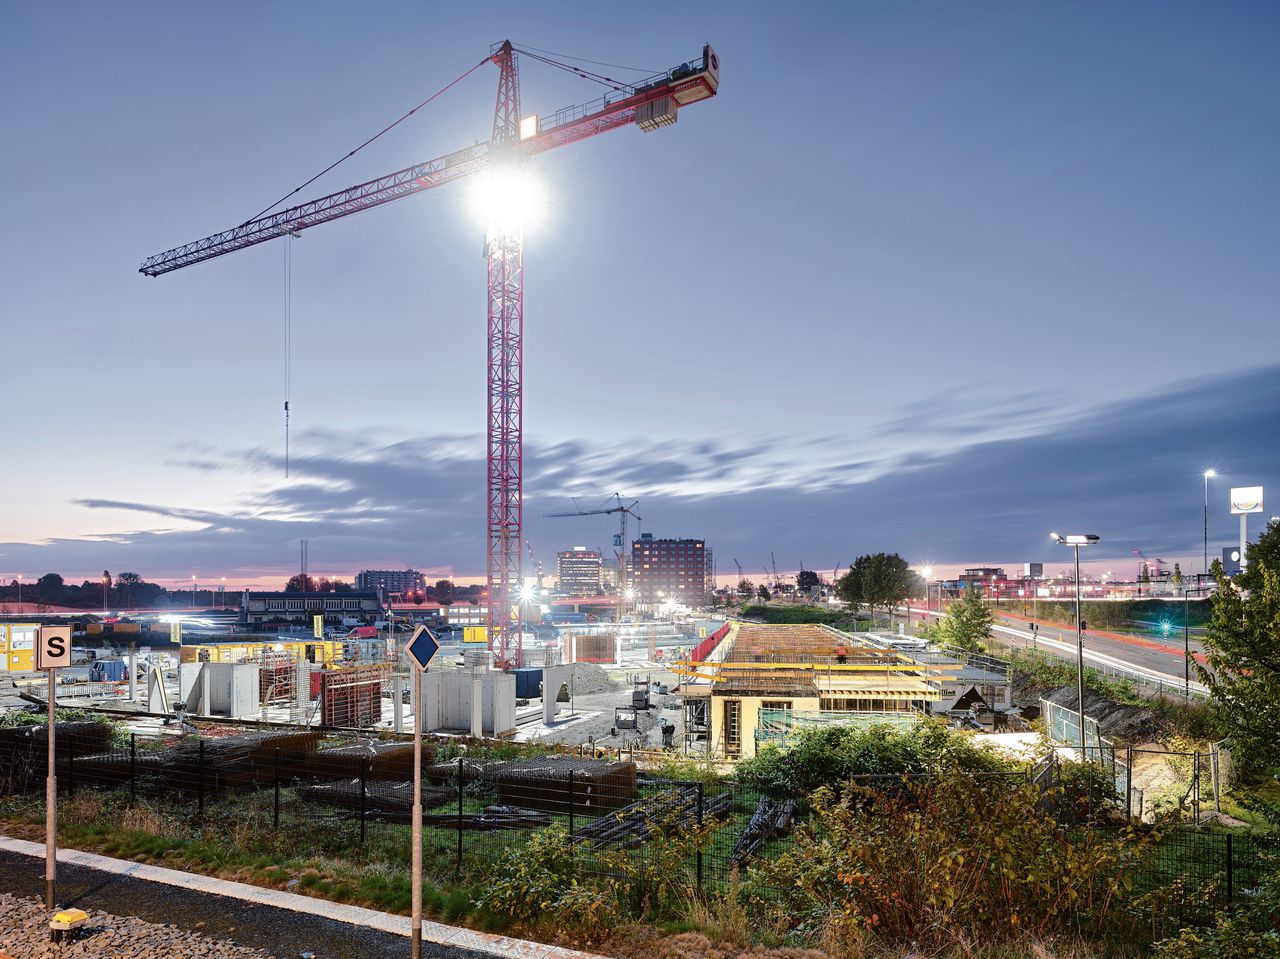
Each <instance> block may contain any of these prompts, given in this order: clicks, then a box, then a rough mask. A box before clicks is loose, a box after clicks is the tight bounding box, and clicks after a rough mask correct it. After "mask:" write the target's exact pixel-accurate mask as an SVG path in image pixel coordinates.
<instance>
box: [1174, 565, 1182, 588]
mask: <svg viewBox="0 0 1280 959" xmlns="http://www.w3.org/2000/svg"><path fill="white" fill-rule="evenodd" d="M1173 588H1174V589H1182V565H1181V564H1180V563H1174V564H1173Z"/></svg>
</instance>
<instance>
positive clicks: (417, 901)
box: [409, 669, 422, 959]
mask: <svg viewBox="0 0 1280 959" xmlns="http://www.w3.org/2000/svg"><path fill="white" fill-rule="evenodd" d="M412 842H413V890H412V893H411V894H412V896H413V919H412V921H411V923H410V927H409V938H410V939H411V940H412V943H411V945H412V951H411V955H412V956H413V959H422V670H420V669H415V670H414V671H413V837H412Z"/></svg>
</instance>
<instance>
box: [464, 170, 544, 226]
mask: <svg viewBox="0 0 1280 959" xmlns="http://www.w3.org/2000/svg"><path fill="white" fill-rule="evenodd" d="M468 201H469V202H468V206H470V208H471V214H472V216H473V217H474V218H475V220H476V222H477V223H479V224H480V226H482V227H484V229H485V231H486V232H487V233H488V234H489V235H490V236H520V235H522V234H523V233H524V231H525V230H527V229H529V228H530V227H531V226H537V224H538V223H539V222H540V221H541V219H542V217H543V213H544V211H545V208H546V194H545V193H544V191H543V189H542V184H541V182H539V180H538V178H537V177H535V176H534V175H533V174H532V173H531V172H530V171H529V170H527V169H525V168H523V167H520V166H517V165H515V164H508V163H503V164H499V165H495V166H492V167H490V168H489V169H488V170H485V171H484V172H483V173H481V174H479V175H478V176H476V177H475V178H474V179H472V181H471V183H470V191H469V196H468Z"/></svg>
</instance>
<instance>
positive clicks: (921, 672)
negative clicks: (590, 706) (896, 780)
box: [677, 622, 945, 759]
mask: <svg viewBox="0 0 1280 959" xmlns="http://www.w3.org/2000/svg"><path fill="white" fill-rule="evenodd" d="M695 652H696V654H697V655H700V656H703V657H705V658H702V659H698V660H696V661H695V660H687V661H684V662H682V663H680V664H678V667H677V671H678V672H680V673H682V674H683V676H684V681H683V682H682V683H681V686H680V693H681V696H682V697H683V704H684V714H685V715H684V718H685V743H686V747H687V748H689V749H691V750H695V751H704V750H705V751H706V752H707V753H709V754H710V755H712V756H714V757H717V758H726V759H742V758H747V757H750V756H754V755H755V752H756V748H757V746H759V745H762V744H764V743H765V742H769V741H780V740H785V737H786V735H787V734H788V733H790V732H791V731H792V730H794V729H797V728H804V727H807V726H814V725H833V724H840V725H850V724H860V725H871V724H875V723H890V724H909V723H913V722H915V721H916V720H917V719H918V718H919V717H920V716H921V715H922V714H923V713H924V712H925V711H926V710H927V708H928V707H927V704H929V703H932V702H937V701H938V700H939V699H941V698H942V693H941V690H940V688H939V685H938V683H937V678H938V672H939V667H937V666H933V665H926V664H924V663H920V662H917V661H915V660H913V659H911V658H910V657H909V656H906V655H904V654H902V653H900V652H897V651H894V650H890V649H881V648H878V647H873V646H870V645H860V644H858V641H857V640H856V639H855V638H854V637H852V636H850V635H848V634H846V633H841V632H839V631H838V630H834V629H831V628H830V627H827V626H807V625H797V626H791V625H763V624H758V623H741V622H731V623H729V624H728V627H727V629H726V630H725V631H724V635H723V637H722V638H721V639H720V641H719V642H718V643H717V644H716V645H715V646H714V648H712V649H709V650H706V649H704V648H703V647H699V650H698V651H695ZM942 668H945V667H942Z"/></svg>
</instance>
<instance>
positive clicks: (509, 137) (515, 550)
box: [139, 40, 720, 666]
mask: <svg viewBox="0 0 1280 959" xmlns="http://www.w3.org/2000/svg"><path fill="white" fill-rule="evenodd" d="M517 53H519V54H520V55H521V56H524V57H528V58H530V59H532V60H535V61H539V62H541V63H545V64H548V65H550V66H553V67H556V68H558V69H561V70H566V71H568V72H570V73H572V74H575V75H577V76H579V77H582V78H584V79H587V80H591V81H594V82H596V83H600V84H602V85H604V86H605V87H606V88H608V92H607V93H605V94H604V96H603V97H600V98H599V99H596V100H593V101H591V102H589V103H585V104H582V105H579V106H572V107H566V108H564V109H562V110H560V111H558V112H556V113H554V114H552V115H550V116H544V117H539V116H537V115H524V114H522V113H521V110H520V78H519V73H518V70H517V64H516V54H517ZM557 56H560V55H557ZM565 59H576V58H572V57H565ZM583 62H588V61H583ZM486 63H493V64H496V65H497V67H498V97H497V102H496V104H495V106H494V112H493V133H492V136H491V137H490V139H489V141H488V142H487V143H486V142H480V143H476V144H475V145H473V146H469V147H464V148H463V149H461V150H458V151H456V152H454V153H449V154H446V155H445V156H442V157H437V158H436V159H434V160H428V161H427V162H425V163H419V164H416V165H414V166H410V167H406V168H405V169H403V170H397V171H396V172H395V173H390V174H387V175H386V176H383V177H379V178H378V179H376V180H370V181H368V182H367V183H361V184H359V185H357V186H353V187H350V188H348V189H346V190H340V191H339V192H337V193H331V194H329V195H328V196H324V197H321V198H320V199H318V200H312V201H311V202H309V203H304V204H301V205H300V206H294V207H290V208H288V209H285V210H281V211H279V212H277V213H271V212H270V211H271V210H273V209H274V208H275V207H277V206H279V205H280V203H282V202H284V201H285V200H286V199H288V198H289V197H292V196H293V195H294V194H295V193H297V192H299V191H300V190H302V189H303V187H305V186H308V185H310V183H312V182H314V181H315V180H316V179H318V178H319V176H321V175H323V173H327V172H328V171H329V170H332V169H333V167H335V166H337V165H338V163H341V162H343V160H345V159H347V158H349V157H351V156H353V155H354V154H356V153H358V152H359V151H360V150H362V149H363V148H364V147H365V146H368V145H369V144H370V143H372V142H373V141H374V140H376V139H377V138H378V137H380V136H382V134H383V133H386V132H387V131H388V130H390V129H391V128H392V127H395V126H396V125H397V124H399V123H401V122H402V121H404V120H406V119H408V118H409V117H410V116H412V115H413V114H415V113H416V112H417V111H418V110H419V109H420V108H421V107H424V106H426V105H427V104H428V103H430V102H431V101H432V100H434V99H435V98H436V97H438V96H440V95H441V94H443V93H444V92H445V91H446V90H448V89H449V88H450V87H452V86H453V85H454V84H456V83H458V82H459V81H461V80H462V79H463V78H464V77H466V76H468V75H469V74H471V73H473V72H475V71H476V70H478V69H479V68H480V67H481V66H483V65H484V64H486ZM719 86H720V60H719V58H718V57H717V55H716V52H715V51H714V50H713V49H712V48H711V47H710V46H709V45H707V46H704V47H703V48H702V54H701V56H699V57H697V58H695V59H693V60H691V61H689V62H688V63H682V64H680V65H679V66H677V67H675V68H674V69H671V70H667V71H666V72H664V73H659V74H657V75H655V76H651V77H648V78H646V79H644V80H641V81H639V82H637V83H624V82H622V81H618V80H614V79H612V78H610V77H606V76H603V75H600V74H597V73H593V72H591V71H590V70H588V69H586V68H584V67H581V66H575V65H572V64H569V63H564V62H562V61H561V60H558V59H555V57H553V56H550V55H544V54H542V53H541V52H538V51H535V50H528V49H520V48H517V47H515V46H514V45H513V44H512V43H511V41H510V40H505V41H503V42H502V43H499V44H494V45H493V46H492V47H491V48H490V50H489V55H488V56H487V57H485V58H484V59H483V60H481V61H480V62H479V63H477V64H476V65H475V66H474V67H471V69H469V70H467V71H466V73H463V74H462V75H461V76H459V77H458V78H457V79H456V80H454V81H452V82H451V83H449V84H448V85H447V86H445V87H444V88H443V89H441V90H440V91H439V92H438V93H436V94H434V95H433V96H431V97H429V98H428V99H427V100H425V101H423V102H422V103H420V104H419V105H418V106H417V107H414V108H413V109H412V110H410V111H409V112H408V113H406V114H405V115H404V116H402V117H401V118H400V119H399V120H396V121H395V123H392V124H391V125H390V126H388V127H386V128H384V129H383V130H382V131H381V132H380V133H378V134H377V135H376V136H374V137H372V138H370V139H369V140H366V141H365V143H363V144H361V146H359V147H357V148H356V149H355V150H352V151H351V152H350V153H348V154H347V155H346V156H345V157H343V159H342V160H339V161H337V163H334V164H332V165H331V166H329V167H328V168H327V169H326V170H325V171H323V173H322V174H319V175H317V176H316V177H312V178H311V180H308V181H307V183H304V184H303V185H302V186H300V187H298V188H297V189H296V190H294V191H293V192H292V193H289V194H287V195H286V196H285V197H283V198H281V199H280V200H278V201H276V202H275V203H273V204H271V206H269V207H267V209H266V210H263V211H262V213H259V214H258V215H257V216H256V217H254V218H252V219H250V220H247V221H245V222H244V223H241V224H240V225H239V226H237V227H234V228H232V229H230V230H226V231H224V232H222V233H217V234H214V235H213V236H208V237H205V238H204V239H202V240H196V241H195V242H193V243H188V244H186V245H184V246H179V247H175V248H174V249H172V250H167V251H165V252H164V253H159V254H156V255H155V256H151V257H148V258H147V259H146V260H145V261H143V264H142V266H141V267H140V268H139V272H141V273H144V274H146V275H147V276H153V277H154V276H160V275H161V274H164V273H169V272H171V271H173V270H179V269H182V268H183V267H186V266H192V265H194V264H196V263H203V262H204V261H205V260H211V259H213V258H214V257H219V256H223V255H225V254H227V253H234V252H235V251H237V250H243V249H246V248H248V247H251V246H255V245H256V244H258V243H265V242H266V241H268V240H274V239H276V238H278V237H285V236H291V235H294V236H296V235H297V234H298V233H300V232H301V231H302V230H305V229H309V228H310V227H313V226H318V225H320V224H321V223H328V222H329V221H330V220H336V219H339V218H341V217H345V216H350V215H351V214H353V213H360V212H363V211H364V210H371V209H373V208H374V207H377V206H382V205H383V204H386V203H391V202H393V201H395V200H400V199H403V198H405V197H407V196H412V195H413V194H415V193H421V192H422V191H423V190H429V189H431V188H432V187H437V186H442V185H443V184H446V183H452V182H453V181H455V180H459V179H462V178H463V177H466V176H470V175H471V174H474V173H480V172H482V171H485V172H487V173H488V175H489V177H490V186H491V187H492V189H491V191H490V192H491V193H492V194H493V196H492V197H491V199H492V201H493V203H494V206H495V209H494V210H492V211H490V223H489V225H488V234H487V242H486V244H485V256H486V259H487V261H488V305H489V310H488V314H489V315H488V322H489V334H488V352H489V356H488V365H487V367H486V369H487V377H488V384H489V386H488V416H487V421H486V422H487V434H488V492H487V496H486V498H485V502H486V504H487V507H486V508H487V511H488V525H487V535H488V549H487V557H488V562H487V576H488V609H489V645H490V648H491V649H492V650H493V653H494V658H495V660H496V661H497V663H498V664H499V665H501V666H508V665H511V664H512V663H519V662H520V661H521V660H522V658H523V657H522V653H523V638H522V637H523V631H522V629H521V623H520V601H519V597H518V595H517V592H518V590H519V589H520V587H521V585H522V567H523V563H522V559H523V552H524V551H523V549H522V546H523V535H522V530H523V508H524V498H523V476H522V471H523V449H524V447H523V430H524V391H523V368H524V229H523V225H522V224H521V223H519V222H518V216H517V214H518V213H519V209H518V208H519V207H522V206H523V205H524V203H525V201H526V199H527V198H525V197H522V196H521V195H520V193H519V190H518V189H515V188H513V187H514V185H515V182H516V181H517V177H518V173H519V172H520V171H522V170H523V168H524V166H525V165H526V163H527V162H528V160H529V159H530V158H531V157H533V156H536V155H537V154H539V153H545V152H546V151H548V150H552V149H555V148H556V147H561V146H566V145H567V144H570V143H576V142H578V141H579V140H585V139H586V138H587V137H591V136H595V135H596V134H598V133H605V132H607V131H609V130H615V129H618V128H619V127H624V126H630V125H631V124H635V125H636V126H638V127H639V128H640V129H641V130H643V131H645V132H652V131H654V130H658V129H661V128H662V127H666V126H670V125H672V124H674V123H675V122H676V119H677V116H678V112H679V109H680V108H681V107H685V106H688V105H690V104H692V103H697V102H698V101H700V100H706V99H709V98H711V97H714V96H715V95H716V91H717V90H718V89H719ZM638 182H639V181H638Z"/></svg>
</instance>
